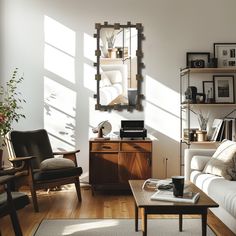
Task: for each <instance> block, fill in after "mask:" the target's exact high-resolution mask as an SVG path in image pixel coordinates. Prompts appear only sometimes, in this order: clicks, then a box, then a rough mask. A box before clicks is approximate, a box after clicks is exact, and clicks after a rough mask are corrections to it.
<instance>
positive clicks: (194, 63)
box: [186, 52, 210, 68]
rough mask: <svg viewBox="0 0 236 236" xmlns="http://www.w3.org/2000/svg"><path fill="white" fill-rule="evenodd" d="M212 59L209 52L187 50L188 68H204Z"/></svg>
mask: <svg viewBox="0 0 236 236" xmlns="http://www.w3.org/2000/svg"><path fill="white" fill-rule="evenodd" d="M209 61H210V53H209V52H187V53H186V66H187V67H188V68H204V67H207V66H208V63H209Z"/></svg>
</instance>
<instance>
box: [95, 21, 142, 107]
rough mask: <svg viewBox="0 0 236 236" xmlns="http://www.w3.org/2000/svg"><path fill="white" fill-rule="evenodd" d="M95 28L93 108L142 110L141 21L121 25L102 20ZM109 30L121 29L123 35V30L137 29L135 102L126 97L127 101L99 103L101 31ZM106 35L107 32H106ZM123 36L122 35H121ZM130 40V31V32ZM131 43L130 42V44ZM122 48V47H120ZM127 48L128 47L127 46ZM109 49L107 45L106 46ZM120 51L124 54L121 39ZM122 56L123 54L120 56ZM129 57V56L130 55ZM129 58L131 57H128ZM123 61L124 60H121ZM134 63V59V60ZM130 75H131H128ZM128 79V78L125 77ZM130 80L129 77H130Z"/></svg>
mask: <svg viewBox="0 0 236 236" xmlns="http://www.w3.org/2000/svg"><path fill="white" fill-rule="evenodd" d="M95 29H96V34H94V38H96V44H97V49H96V50H95V56H96V62H95V63H94V66H95V67H96V68H97V72H96V74H95V80H96V83H97V91H96V92H97V94H95V95H94V98H96V105H95V109H96V110H101V111H107V110H123V109H127V110H128V111H132V110H134V109H136V110H139V111H140V110H143V106H142V104H141V101H142V99H143V98H144V95H143V94H142V93H141V82H142V81H143V75H142V69H143V68H144V64H143V62H142V58H143V52H142V40H143V39H144V35H143V26H142V24H141V23H136V24H131V22H127V24H126V25H125V24H124V25H122V24H119V23H115V24H108V22H104V24H100V23H96V24H95ZM106 29H108V30H111V29H113V31H115V30H118V31H119V30H120V31H122V30H123V31H122V32H123V33H122V34H123V35H124V31H125V30H126V29H127V30H130V32H131V30H132V29H136V30H137V42H136V43H135V44H137V48H136V58H137V59H136V60H137V65H136V64H135V67H136V68H137V69H136V75H135V77H134V79H135V78H136V82H135V83H136V86H137V88H135V89H134V90H135V94H136V95H135V102H132V103H131V102H130V100H128V98H127V102H124V103H123V102H117V103H114V104H110V103H109V104H107V105H104V104H101V102H100V101H101V98H100V82H101V78H102V76H101V73H102V71H101V57H102V50H101V48H102V45H101V32H102V30H106ZM103 33H105V34H106V31H104V32H103ZM106 35H107V34H106ZM123 38H124V36H123ZM129 40H130V42H131V33H130V39H129ZM106 41H107V43H108V38H107V36H106ZM130 45H131V44H130ZM121 48H122V47H121ZM127 48H128V47H127ZM108 49H109V47H108ZM122 50H123V51H122V53H123V55H124V50H125V49H124V40H123V49H122ZM127 50H130V51H131V46H130V49H129V48H128V49H127ZM122 57H123V58H124V56H122ZM130 58H131V57H130ZM130 60H131V59H130ZM123 63H124V62H123ZM135 63H136V61H135ZM130 77H131V76H130ZM127 80H128V78H127ZM130 80H131V79H130ZM130 90H132V88H130ZM127 94H128V87H127ZM133 101H134V99H133Z"/></svg>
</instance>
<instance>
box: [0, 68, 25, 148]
mask: <svg viewBox="0 0 236 236" xmlns="http://www.w3.org/2000/svg"><path fill="white" fill-rule="evenodd" d="M17 73H18V68H16V69H15V71H14V72H13V75H12V77H11V79H10V80H9V81H8V82H7V83H6V85H5V86H0V137H2V138H4V137H5V135H6V134H7V133H8V132H9V131H10V130H11V129H12V124H13V122H14V121H15V122H18V121H19V120H20V118H25V116H24V115H23V114H22V113H21V112H20V110H21V109H22V107H21V103H22V102H24V103H25V100H24V99H21V93H20V92H18V91H17V85H18V84H19V83H21V82H22V80H23V79H24V78H23V77H19V76H18V74H17ZM1 145H3V144H1Z"/></svg>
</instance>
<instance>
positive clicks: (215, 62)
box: [207, 57, 218, 68]
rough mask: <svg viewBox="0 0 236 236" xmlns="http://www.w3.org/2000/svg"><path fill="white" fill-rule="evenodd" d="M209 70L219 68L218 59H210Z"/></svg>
mask: <svg viewBox="0 0 236 236" xmlns="http://www.w3.org/2000/svg"><path fill="white" fill-rule="evenodd" d="M207 67H208V68H217V67H218V59H217V58H215V57H213V58H210V61H209V63H208V65H207Z"/></svg>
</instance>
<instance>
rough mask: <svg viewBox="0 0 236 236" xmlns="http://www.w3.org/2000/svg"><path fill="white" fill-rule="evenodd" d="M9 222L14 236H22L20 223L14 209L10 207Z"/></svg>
mask: <svg viewBox="0 0 236 236" xmlns="http://www.w3.org/2000/svg"><path fill="white" fill-rule="evenodd" d="M10 216H11V222H12V226H13V229H14V232H15V235H16V236H23V234H22V231H21V227H20V223H19V220H18V217H17V214H16V211H15V210H13V209H12V211H11V213H10Z"/></svg>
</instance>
